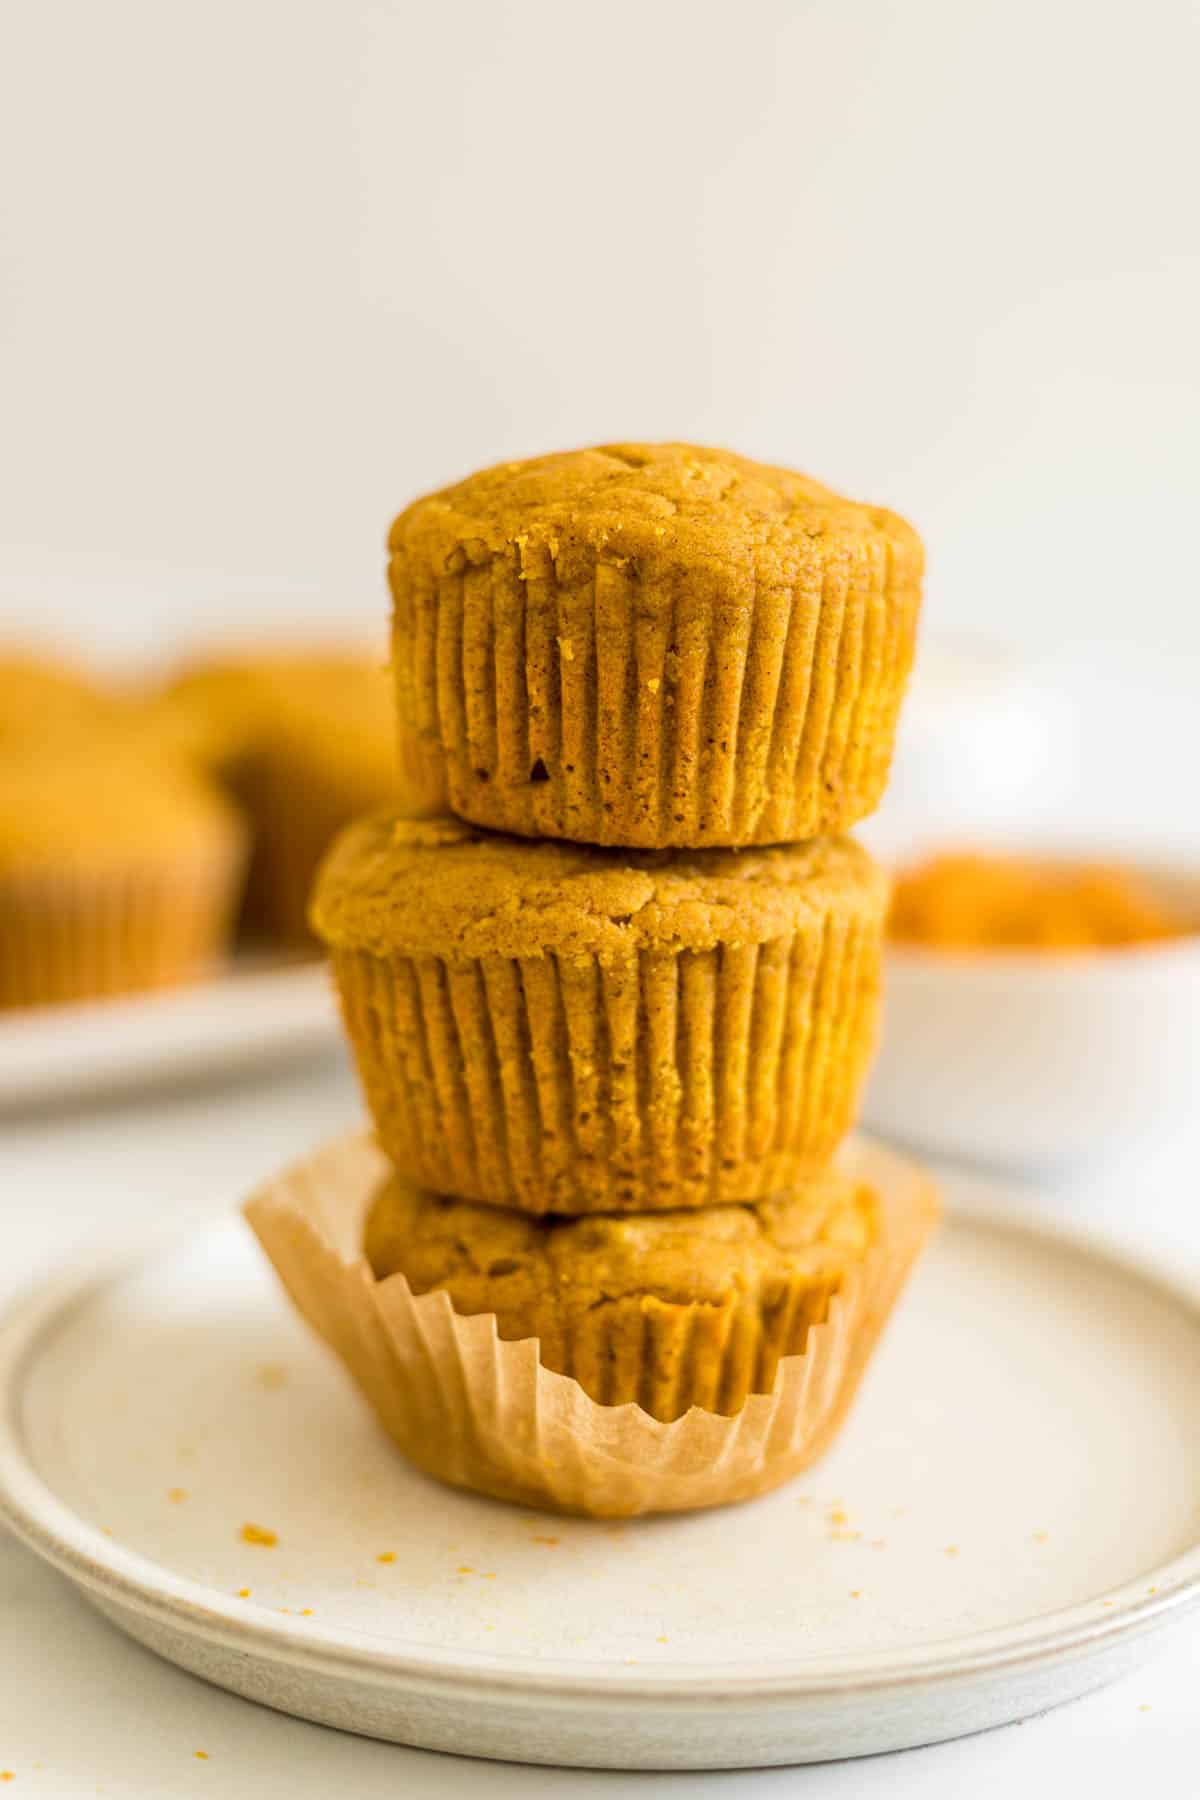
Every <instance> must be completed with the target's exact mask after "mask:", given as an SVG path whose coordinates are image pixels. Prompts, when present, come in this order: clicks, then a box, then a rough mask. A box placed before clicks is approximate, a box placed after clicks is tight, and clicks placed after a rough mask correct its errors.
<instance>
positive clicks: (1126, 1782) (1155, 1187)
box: [0, 1071, 1200, 1800]
mask: <svg viewBox="0 0 1200 1800" xmlns="http://www.w3.org/2000/svg"><path fill="white" fill-rule="evenodd" d="M357 1111H358V1106H357V1100H356V1097H355V1094H354V1090H353V1087H352V1084H351V1082H350V1080H349V1078H348V1077H347V1076H346V1075H345V1074H334V1073H329V1072H317V1071H307V1072H305V1073H303V1074H301V1075H297V1076H293V1077H290V1078H288V1079H286V1080H280V1079H277V1080H274V1081H270V1082H258V1083H256V1084H255V1085H253V1086H252V1087H249V1088H240V1089H237V1090H235V1089H232V1088H229V1087H221V1088H217V1087H210V1088H207V1089H204V1090H202V1091H199V1092H195V1093H192V1094H190V1095H187V1096H183V1097H175V1098H160V1099H159V1100H157V1101H156V1102H155V1103H154V1104H153V1105H148V1106H141V1107H129V1106H120V1107H112V1108H103V1109H99V1108H97V1109H93V1110H91V1111H89V1112H86V1113H82V1114H75V1115H73V1116H72V1115H67V1116H65V1117H62V1118H55V1119H54V1120H52V1121H51V1120H47V1119H44V1118H35V1119H30V1120H28V1121H25V1122H22V1123H9V1124H6V1125H5V1127H4V1128H3V1130H2V1131H0V1195H2V1196H3V1205H4V1208H5V1222H6V1226H7V1233H8V1235H7V1250H8V1255H7V1258H6V1263H5V1267H4V1271H3V1276H2V1278H0V1279H2V1282H3V1286H4V1287H5V1288H6V1289H7V1290H9V1291H15V1290H17V1289H18V1288H20V1287H22V1286H24V1285H25V1284H26V1283H27V1282H28V1280H29V1279H30V1276H31V1274H32V1273H33V1272H34V1271H48V1270H49V1269H50V1268H51V1267H52V1266H54V1265H56V1264H58V1263H59V1262H61V1260H62V1257H63V1255H64V1254H65V1253H66V1251H67V1250H68V1249H69V1248H70V1247H72V1246H79V1245H81V1244H82V1243H83V1242H85V1241H87V1240H91V1241H92V1242H101V1243H102V1242H103V1241H105V1240H108V1241H109V1242H111V1240H112V1237H113V1234H114V1232H115V1231H117V1230H118V1229H119V1230H120V1231H121V1232H122V1233H124V1231H125V1230H127V1229H128V1228H131V1227H134V1226H137V1225H138V1224H143V1225H146V1226H149V1225H151V1224H154V1225H156V1226H157V1225H161V1224H162V1222H163V1218H164V1213H165V1212H166V1211H167V1210H168V1209H170V1210H173V1211H175V1210H176V1209H177V1211H178V1214H180V1215H182V1214H185V1213H186V1214H188V1215H192V1216H196V1217H202V1216H205V1215H207V1214H208V1213H209V1212H211V1211H212V1209H213V1207H214V1206H219V1207H222V1208H223V1207H224V1204H225V1196H226V1195H227V1194H228V1193H229V1192H230V1191H233V1190H238V1191H243V1190H245V1189H247V1188H249V1187H250V1186H252V1185H253V1183H254V1182H255V1181H256V1180H258V1179H259V1178H260V1177H261V1176H263V1175H264V1174H266V1173H267V1172H268V1171H270V1170H271V1169H273V1168H275V1167H276V1166H278V1164H279V1163H280V1162H282V1161H284V1160H286V1159H287V1158H289V1157H291V1156H293V1155H294V1154H296V1152H297V1151H299V1150H301V1149H302V1148H303V1147H304V1146H305V1145H306V1144H309V1143H311V1142H314V1141H316V1140H317V1139H319V1138H321V1137H323V1136H326V1135H328V1134H329V1133H331V1132H332V1131H335V1130H337V1129H338V1128H340V1127H341V1126H342V1125H345V1124H349V1123H351V1122H353V1120H354V1119H355V1117H356V1116H357ZM1198 1154H1200V1144H1197V1143H1196V1142H1194V1141H1193V1142H1191V1143H1187V1142H1180V1143H1177V1144H1174V1145H1163V1146H1162V1147H1161V1150H1160V1154H1159V1155H1158V1157H1157V1158H1156V1160H1155V1161H1153V1162H1152V1163H1143V1164H1142V1165H1141V1166H1140V1167H1139V1168H1137V1169H1136V1170H1130V1169H1129V1168H1125V1169H1113V1170H1112V1171H1111V1172H1106V1173H1105V1176H1104V1178H1103V1180H1100V1179H1098V1178H1095V1177H1094V1178H1093V1179H1092V1180H1091V1181H1090V1182H1089V1183H1088V1184H1087V1186H1086V1187H1084V1188H1081V1189H1077V1190H1070V1191H1063V1192H1062V1193H1060V1194H1058V1195H1056V1196H1055V1197H1053V1199H1051V1200H1047V1201H1045V1203H1044V1204H1045V1207H1046V1211H1047V1213H1048V1215H1049V1216H1051V1217H1054V1218H1060V1219H1064V1220H1068V1221H1070V1220H1087V1219H1090V1220H1092V1221H1094V1222H1098V1223H1099V1224H1100V1226H1101V1227H1102V1228H1103V1229H1105V1230H1106V1231H1109V1232H1111V1233H1112V1234H1113V1235H1114V1236H1117V1237H1123V1238H1124V1240H1125V1241H1127V1242H1133V1243H1141V1242H1151V1243H1154V1244H1157V1245H1158V1246H1159V1247H1160V1248H1161V1249H1162V1250H1163V1251H1165V1252H1167V1253H1170V1254H1172V1255H1173V1256H1174V1258H1175V1260H1176V1261H1177V1263H1178V1265H1179V1267H1180V1269H1181V1270H1183V1271H1187V1272H1189V1273H1191V1274H1193V1275H1195V1276H1197V1277H1200V1255H1198V1254H1197V1231H1196V1226H1195V1208H1194V1199H1193V1195H1194V1186H1195V1182H1194V1174H1193V1170H1194V1168H1195V1163H1196V1157H1197V1155H1198ZM167 1196H172V1198H170V1199H168V1197H167ZM948 1354H949V1352H948ZM884 1370H885V1364H884V1362H883V1361H882V1360H881V1361H880V1364H879V1371H880V1373H883V1371H884ZM276 1397H279V1396H276ZM1068 1426H1069V1421H1064V1428H1067V1427H1068ZM814 1491H821V1492H824V1488H823V1477H822V1486H821V1487H820V1488H819V1489H817V1487H816V1483H815V1482H814ZM836 1497H838V1498H847V1499H849V1498H851V1496H850V1495H845V1496H842V1495H838V1496H836ZM233 1510H234V1511H236V1512H237V1513H238V1514H239V1517H240V1516H241V1511H242V1509H241V1505H240V1504H239V1505H238V1506H237V1507H235V1508H233ZM1035 1528H1036V1527H1035ZM840 1547H841V1548H846V1549H848V1550H852V1549H853V1546H852V1545H845V1546H840ZM880 1554H884V1553H880ZM463 1560H464V1561H470V1560H471V1559H470V1558H469V1557H464V1559H463ZM250 1585H251V1586H253V1582H251V1583H250ZM488 1585H489V1586H491V1585H493V1584H491V1583H489V1584H488ZM284 1604H286V1602H284ZM0 1666H2V1667H3V1668H4V1670H5V1673H6V1679H5V1682H4V1683H3V1684H0V1767H5V1768H11V1769H13V1770H14V1771H15V1773H16V1775H17V1778H18V1780H19V1781H20V1782H21V1783H22V1787H21V1788H19V1789H18V1788H17V1787H15V1786H14V1790H13V1791H14V1792H25V1791H28V1792H30V1793H36V1794H39V1795H51V1796H54V1800H77V1796H79V1795H81V1794H83V1795H86V1794H88V1793H91V1792H93V1791H95V1790H96V1789H99V1790H101V1791H102V1792H103V1793H104V1794H105V1795H107V1796H118V1797H119V1800H133V1797H135V1796H137V1797H146V1800H159V1797H160V1796H162V1797H165V1800H172V1797H173V1796H176V1795H190V1794H193V1793H206V1792H211V1793H220V1794H222V1795H223V1796H224V1795H236V1796H241V1795H246V1796H247V1800H249V1796H251V1795H253V1796H255V1800H260V1797H261V1800H284V1797H285V1796H286V1797H287V1800H309V1797H310V1796H311V1797H312V1800H318V1797H319V1800H327V1796H328V1795H329V1794H330V1793H331V1792H337V1791H338V1790H339V1789H345V1790H346V1791H353V1792H354V1794H355V1796H356V1800H360V1797H361V1800H375V1796H379V1797H380V1800H383V1796H385V1795H386V1796H387V1797H388V1800H391V1797H392V1796H393V1795H394V1794H395V1793H396V1792H398V1791H407V1792H419V1793H421V1794H422V1795H425V1794H428V1795H431V1796H445V1797H447V1800H450V1797H457V1796H465V1795H475V1794H480V1795H482V1794H486V1795H488V1796H489V1797H493V1796H507V1795H511V1796H513V1800H515V1797H516V1796H517V1795H518V1794H520V1795H521V1796H522V1800H525V1797H527V1796H529V1795H533V1796H541V1795H543V1794H545V1795H547V1796H549V1795H554V1796H555V1797H556V1800H557V1796H559V1795H579V1796H583V1795H588V1796H593V1795H594V1796H600V1795H603V1796H604V1800H617V1796H623V1795H626V1794H628V1795H629V1796H631V1797H632V1796H633V1795H634V1794H635V1793H640V1792H642V1791H643V1790H644V1786H645V1778H638V1777H633V1776H630V1777H619V1776H613V1775H598V1774H587V1773H575V1774H562V1773H559V1772H557V1771H551V1770H542V1771H538V1770H534V1769H518V1768H506V1767H504V1766H502V1765H498V1764H497V1765H489V1764H483V1763H472V1762H469V1761H460V1760H457V1759H454V1758H444V1757H439V1756H436V1755H430V1754H425V1753H421V1752H416V1751H408V1750H404V1749H400V1748H396V1747H393V1746H389V1745H385V1744H378V1743H370V1742H367V1741H365V1740H361V1739H354V1738H350V1737H346V1736H343V1735H340V1734H337V1733H332V1732H329V1731H325V1730H322V1729H319V1728H317V1727H314V1726H308V1725H303V1724H300V1723H298V1722H296V1721H294V1720H291V1719H286V1718H284V1717H282V1716H279V1715H275V1714H272V1713H270V1712H267V1711H264V1710H263V1709H262V1708H258V1707H252V1706H249V1705H247V1704H246V1703H245V1702H242V1701H240V1700H237V1699H234V1698H232V1697H231V1696H229V1695H226V1694H223V1693H221V1692H219V1691H217V1690H216V1689H214V1688H211V1687H209V1686H207V1685H204V1684H202V1683H200V1682H197V1681H195V1680H193V1679H191V1678H189V1677H187V1676H184V1675H182V1674H180V1673H178V1672H177V1671H176V1670H174V1669H172V1668H170V1667H168V1666H167V1665H166V1664H165V1663H162V1662H160V1661H159V1660H157V1659H156V1658H154V1657H152V1656H150V1655H148V1654H147V1653H146V1652H144V1651H142V1650H140V1649H138V1648H137V1647H135V1646H134V1645H132V1644H131V1643H129V1642H127V1641H126V1640H125V1639H124V1638H123V1637H121V1636H120V1635H119V1634H118V1633H116V1632H114V1631H113V1630H112V1628H111V1627H109V1626H108V1625H106V1624H104V1623H103V1622H102V1621H100V1620H99V1619H98V1618H96V1617H95V1616H94V1614H93V1613H92V1611H91V1609H90V1608H89V1607H87V1606H85V1605H84V1604H83V1603H82V1602H80V1601H79V1600H78V1599H77V1598H76V1597H75V1596H74V1595H73V1593H72V1592H71V1590H70V1589H69V1587H68V1586H67V1584H65V1583H63V1582H62V1581H61V1579H60V1578H58V1577H55V1576H53V1575H51V1574H50V1573H49V1572H47V1571H45V1570H44V1569H42V1568H41V1567H40V1566H39V1565H38V1564H36V1563H35V1562H34V1560H33V1559H32V1558H31V1557H30V1556H29V1555H28V1553H26V1552H25V1551H23V1550H20V1549H18V1548H17V1547H16V1546H15V1545H12V1544H10V1545H9V1546H8V1547H7V1549H5V1550H4V1552H3V1554H2V1555H0ZM1198 1680H1200V1632H1198V1631H1197V1630H1196V1629H1195V1627H1192V1628H1190V1629H1188V1630H1187V1631H1186V1632H1185V1633H1184V1635H1183V1636H1181V1638H1180V1640H1179V1642H1178V1643H1177V1644H1175V1645H1174V1646H1172V1647H1171V1648H1170V1649H1169V1650H1168V1651H1167V1653H1166V1654H1165V1655H1164V1656H1162V1657H1161V1658H1160V1659H1159V1660H1158V1661H1156V1662H1155V1664H1154V1665H1153V1666H1152V1667H1150V1668H1148V1669H1146V1670H1145V1671H1144V1672H1142V1673H1141V1674H1139V1675H1136V1676H1132V1677H1129V1678H1126V1679H1124V1680H1122V1681H1120V1682H1119V1683H1117V1684H1116V1685H1115V1686H1113V1687H1111V1688H1109V1689H1107V1690H1106V1691H1104V1692H1103V1693H1099V1694H1096V1695H1094V1696H1092V1697H1090V1698H1088V1699H1085V1700H1083V1701H1080V1702H1078V1703H1076V1704H1075V1705H1073V1706H1071V1707H1068V1708H1065V1709H1063V1710H1061V1711H1059V1712H1056V1713H1052V1714H1049V1715H1047V1716H1046V1717H1044V1718H1041V1719H1037V1720H1033V1721H1031V1722H1030V1723H1028V1724H1027V1725H1025V1726H1023V1727H1020V1728H1012V1729H1009V1730H1005V1731H999V1732H992V1733H989V1734H987V1735H985V1736H982V1737H977V1738H972V1739H968V1740H964V1741H962V1742H960V1743H957V1744H951V1745H946V1746H944V1747H942V1748H938V1749H932V1750H922V1751H913V1752H909V1753H906V1754H904V1755H902V1756H895V1757H884V1758H880V1759H874V1760H871V1761H868V1762H862V1763H848V1764H843V1765H832V1764H831V1765H827V1766H824V1767H820V1768H807V1769H794V1770H779V1771H773V1772H761V1773H757V1774H740V1775H723V1776H717V1775H714V1776H708V1777H705V1776H697V1775H680V1776H661V1777H658V1778H656V1779H655V1793H656V1794H658V1793H659V1792H660V1791H662V1792H665V1793H666V1794H669V1795H672V1796H673V1795H675V1794H676V1793H678V1794H679V1795H681V1796H682V1795H684V1794H686V1795H687V1796H688V1800H692V1797H693V1796H701V1795H710V1796H712V1797H713V1800H727V1797H728V1796H731V1795H737V1796H739V1797H740V1796H743V1795H745V1796H749V1797H750V1800H775V1797H776V1796H780V1795H784V1794H788V1795H792V1794H796V1795H799V1794H803V1795H804V1796H805V1800H833V1797H836V1796H842V1795H847V1796H851V1795H852V1796H854V1797H855V1800H858V1797H860V1796H862V1797H864V1800H873V1796H875V1795H879V1796H881V1800H882V1796H885V1795H886V1796H887V1797H888V1800H897V1797H898V1800H909V1797H910V1796H912V1797H913V1800H916V1797H918V1796H919V1797H920V1800H958V1797H959V1796H961V1795H962V1794H963V1793H965V1792H969V1793H970V1794H971V1795H972V1797H973V1800H974V1797H975V1796H982V1797H983V1800H990V1797H992V1796H995V1797H996V1800H1000V1797H1001V1796H1004V1797H1005V1800H1008V1796H1010V1795H1011V1794H1012V1793H1013V1792H1014V1791H1022V1790H1024V1791H1027V1792H1029V1793H1030V1794H1034V1795H1040V1794H1041V1793H1050V1792H1054V1791H1056V1788H1058V1789H1060V1790H1061V1789H1062V1788H1063V1787H1064V1786H1068V1785H1069V1787H1070V1789H1071V1791H1080V1792H1087V1793H1088V1794H1089V1796H1105V1795H1109V1794H1112V1795H1114V1796H1115V1795H1117V1794H1118V1793H1126V1794H1127V1793H1128V1792H1129V1791H1130V1790H1134V1791H1139V1790H1140V1791H1145V1792H1154V1793H1155V1794H1156V1795H1162V1796H1164V1797H1166V1800H1174V1797H1175V1796H1176V1795H1178V1796H1180V1800H1182V1797H1183V1796H1185V1795H1186V1796H1190V1795H1191V1794H1192V1793H1193V1791H1194V1769H1195V1761H1196V1756H1197V1753H1200V1722H1198V1720H1197V1715H1196V1708H1195V1692H1196V1685H1197V1681H1198ZM1143 1709H1149V1710H1143ZM65 1721H67V1722H68V1723H65ZM197 1749H204V1750H207V1751H208V1753H209V1761H208V1762H207V1763H201V1762H199V1761H197V1759H196V1758H195V1756H194V1751H195V1750H197ZM206 1784H207V1785H206Z"/></svg>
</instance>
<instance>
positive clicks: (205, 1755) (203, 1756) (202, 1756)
mask: <svg viewBox="0 0 1200 1800" xmlns="http://www.w3.org/2000/svg"><path fill="white" fill-rule="evenodd" d="M192 1755H193V1756H198V1757H199V1758H200V1761H201V1762H207V1761H208V1751H207V1750H193V1752H192Z"/></svg>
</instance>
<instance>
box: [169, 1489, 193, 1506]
mask: <svg viewBox="0 0 1200 1800" xmlns="http://www.w3.org/2000/svg"><path fill="white" fill-rule="evenodd" d="M187 1497H188V1491H187V1489H186V1488H168V1489H167V1499H168V1500H174V1501H175V1503H176V1504H177V1505H178V1503H179V1501H180V1500H186V1499H187Z"/></svg>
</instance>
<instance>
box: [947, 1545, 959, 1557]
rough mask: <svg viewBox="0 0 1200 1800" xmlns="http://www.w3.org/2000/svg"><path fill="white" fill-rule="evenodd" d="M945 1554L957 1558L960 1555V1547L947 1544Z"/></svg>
mask: <svg viewBox="0 0 1200 1800" xmlns="http://www.w3.org/2000/svg"><path fill="white" fill-rule="evenodd" d="M945 1554H946V1555H947V1556H957V1555H958V1545H957V1544H947V1545H946V1551H945Z"/></svg>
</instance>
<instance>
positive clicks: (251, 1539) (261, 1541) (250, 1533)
mask: <svg viewBox="0 0 1200 1800" xmlns="http://www.w3.org/2000/svg"><path fill="white" fill-rule="evenodd" d="M239 1536H240V1537H241V1540H242V1542H243V1544H257V1545H259V1546H260V1548H262V1549H263V1550H273V1549H274V1548H275V1546H276V1544H277V1543H278V1542H279V1539H278V1537H277V1536H276V1534H275V1533H274V1532H273V1531H268V1530H267V1527H266V1526H265V1525H243V1526H242V1529H241V1531H240V1533H239Z"/></svg>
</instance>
